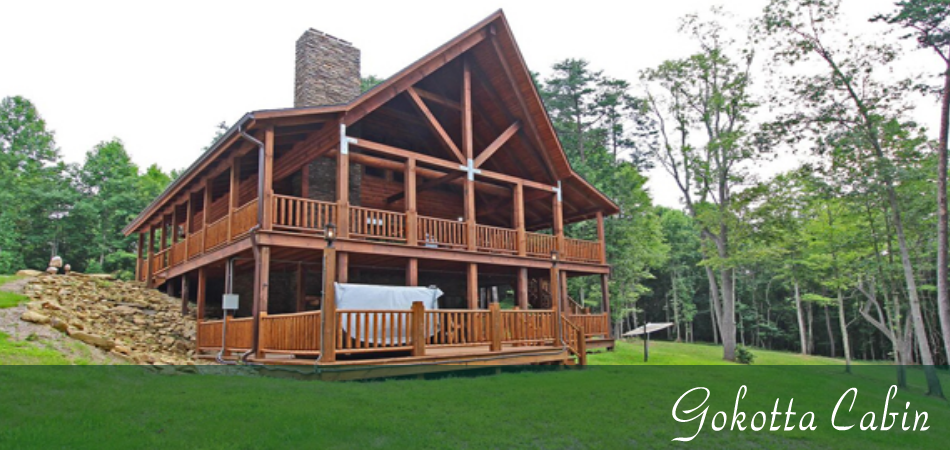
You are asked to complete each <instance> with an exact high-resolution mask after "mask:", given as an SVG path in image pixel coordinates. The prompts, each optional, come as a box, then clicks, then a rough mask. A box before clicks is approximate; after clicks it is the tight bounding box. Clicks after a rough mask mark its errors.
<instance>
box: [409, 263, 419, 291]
mask: <svg viewBox="0 0 950 450" xmlns="http://www.w3.org/2000/svg"><path fill="white" fill-rule="evenodd" d="M418 285H419V259H418V258H409V259H408V260H407V261H406V286H418Z"/></svg>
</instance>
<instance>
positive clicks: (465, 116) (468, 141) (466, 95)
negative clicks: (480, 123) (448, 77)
mask: <svg viewBox="0 0 950 450" xmlns="http://www.w3.org/2000/svg"><path fill="white" fill-rule="evenodd" d="M461 104H462V154H463V155H464V156H465V159H466V161H467V164H468V166H469V167H474V158H475V157H474V155H473V152H474V150H473V134H472V71H471V67H469V62H468V58H465V57H463V59H462V102H461ZM463 194H464V196H465V199H464V202H463V204H464V206H465V231H466V233H465V235H466V241H467V242H466V244H467V246H466V248H468V250H470V251H475V249H476V248H477V247H476V246H477V242H476V228H475V227H476V225H475V174H474V173H473V172H471V171H469V173H468V174H467V176H466V177H465V185H464V188H463Z"/></svg>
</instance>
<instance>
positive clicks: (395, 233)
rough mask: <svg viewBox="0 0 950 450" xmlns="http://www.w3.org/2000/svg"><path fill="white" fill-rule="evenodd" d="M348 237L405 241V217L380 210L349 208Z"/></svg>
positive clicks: (401, 214)
mask: <svg viewBox="0 0 950 450" xmlns="http://www.w3.org/2000/svg"><path fill="white" fill-rule="evenodd" d="M349 209H350V217H349V220H350V236H352V237H360V238H368V239H380V240H386V241H400V242H405V241H406V215H405V214H404V213H397V212H392V211H385V210H382V209H372V208H363V207H359V206H350V208H349Z"/></svg>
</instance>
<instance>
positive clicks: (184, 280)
mask: <svg viewBox="0 0 950 450" xmlns="http://www.w3.org/2000/svg"><path fill="white" fill-rule="evenodd" d="M188 287H189V286H188V274H185V275H182V276H181V315H182V317H184V316H186V315H188V296H189V295H190V292H188Z"/></svg>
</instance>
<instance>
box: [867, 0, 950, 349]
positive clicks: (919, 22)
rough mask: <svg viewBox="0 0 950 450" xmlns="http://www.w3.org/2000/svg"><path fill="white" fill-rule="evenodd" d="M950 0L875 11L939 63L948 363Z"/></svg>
mask: <svg viewBox="0 0 950 450" xmlns="http://www.w3.org/2000/svg"><path fill="white" fill-rule="evenodd" d="M948 18H950V0H905V1H900V2H897V11H895V12H893V13H891V14H890V15H878V16H875V17H874V18H873V19H872V20H883V21H886V22H888V23H891V24H897V25H900V26H901V27H903V28H905V29H907V30H908V31H909V33H908V34H907V35H905V36H904V38H914V39H916V40H917V44H918V45H919V46H920V47H921V48H924V49H927V50H931V51H933V52H934V54H936V55H937V57H939V58H940V61H941V62H942V63H943V67H942V71H943V73H942V74H941V78H942V79H943V87H942V88H941V89H940V126H939V129H940V131H939V135H938V140H937V308H938V316H939V318H940V327H941V330H942V334H941V335H942V337H943V349H944V352H945V353H946V356H947V359H946V360H947V361H948V364H950V287H948V283H950V272H948V265H950V261H948V257H950V253H948V252H950V238H948V220H950V217H948V214H947V140H948V133H950V20H948Z"/></svg>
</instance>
